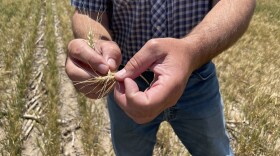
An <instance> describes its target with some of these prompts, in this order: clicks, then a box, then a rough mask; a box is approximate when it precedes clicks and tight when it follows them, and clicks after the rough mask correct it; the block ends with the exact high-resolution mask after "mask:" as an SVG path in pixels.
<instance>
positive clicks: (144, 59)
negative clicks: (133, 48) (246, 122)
mask: <svg viewBox="0 0 280 156" xmlns="http://www.w3.org/2000/svg"><path fill="white" fill-rule="evenodd" d="M157 44H158V43H157V42H155V41H154V40H151V41H149V42H148V43H146V44H145V45H144V46H143V48H141V49H140V51H138V52H137V53H136V54H135V55H134V56H133V57H132V58H131V59H130V60H129V61H128V62H127V64H126V66H125V67H124V69H122V70H121V71H119V72H117V74H116V75H115V78H116V79H117V80H118V81H124V79H125V78H127V77H129V78H132V79H134V78H136V77H138V76H139V75H141V73H143V72H144V71H145V70H147V69H148V68H149V67H150V66H152V64H153V63H154V62H155V61H156V60H158V59H159V58H160V57H161V56H160V55H161V54H160V53H158V52H157V51H158V49H157V47H158V46H157Z"/></svg>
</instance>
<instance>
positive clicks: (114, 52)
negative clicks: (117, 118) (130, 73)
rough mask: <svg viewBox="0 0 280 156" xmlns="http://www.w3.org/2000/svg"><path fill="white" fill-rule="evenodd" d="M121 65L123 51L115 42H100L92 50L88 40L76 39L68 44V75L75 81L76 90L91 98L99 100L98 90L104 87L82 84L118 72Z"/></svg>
mask: <svg viewBox="0 0 280 156" xmlns="http://www.w3.org/2000/svg"><path fill="white" fill-rule="evenodd" d="M120 63H121V51H120V48H119V47H118V45H117V44H116V43H115V42H113V41H105V40H98V41H97V42H96V43H95V48H94V49H92V48H91V47H90V46H89V45H88V42H87V40H84V39H74V40H72V41H71V42H70V43H69V44H68V57H67V60H66V69H65V70H66V73H67V74H68V76H69V78H70V79H71V80H72V81H73V83H74V85H75V87H76V89H77V90H78V91H80V92H82V93H84V94H85V95H86V96H87V97H89V98H94V99H96V98H98V97H99V94H98V93H97V92H98V90H99V89H100V88H101V87H103V86H102V85H99V86H97V84H92V83H81V82H83V81H85V80H88V79H90V78H93V77H95V76H98V75H105V74H107V73H108V71H109V70H110V71H115V70H117V68H118V66H119V65H120Z"/></svg>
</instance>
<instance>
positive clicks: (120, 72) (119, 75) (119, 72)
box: [116, 69, 126, 78]
mask: <svg viewBox="0 0 280 156" xmlns="http://www.w3.org/2000/svg"><path fill="white" fill-rule="evenodd" d="M125 73H126V70H125V69H122V70H120V71H118V72H117V73H116V76H117V77H120V78H123V77H124V75H125Z"/></svg>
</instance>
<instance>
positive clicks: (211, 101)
mask: <svg viewBox="0 0 280 156" xmlns="http://www.w3.org/2000/svg"><path fill="white" fill-rule="evenodd" d="M151 75H152V74H150V75H149V74H146V75H144V76H145V77H146V78H147V79H150V80H151V79H152V76H151ZM136 82H137V84H138V86H139V88H140V89H142V90H144V89H145V88H147V87H148V86H147V84H146V83H145V81H143V80H141V79H137V80H136ZM107 101H108V108H109V114H110V120H111V135H112V142H113V147H114V151H115V153H116V155H117V156H151V155H152V152H153V148H154V145H155V143H156V133H157V131H158V129H159V125H160V123H161V122H163V121H167V122H169V123H170V125H171V126H172V128H173V130H174V132H175V133H176V135H177V136H178V137H179V139H180V140H181V141H182V143H183V144H184V146H185V147H186V148H187V149H188V151H189V152H190V153H191V154H192V155H193V156H226V155H233V153H232V151H231V148H230V144H229V138H228V136H227V133H226V130H225V122H224V114H223V103H222V100H221V95H220V91H219V84H218V80H217V77H216V70H215V65H214V64H213V63H212V62H209V63H207V64H205V65H204V66H202V67H201V68H200V69H198V70H196V71H195V72H193V74H192V75H191V77H190V78H189V80H188V83H187V86H186V89H185V91H184V93H183V95H182V97H181V98H180V99H179V101H178V103H177V104H176V105H175V106H173V107H170V108H168V109H166V110H165V111H164V112H162V113H161V114H160V115H159V116H158V117H156V118H155V119H154V120H153V121H151V122H150V123H147V124H137V123H135V122H134V121H133V120H132V119H131V118H129V117H128V116H127V115H126V114H125V113H124V112H123V111H122V109H121V108H120V107H119V106H118V104H117V103H116V102H115V101H114V96H113V94H112V93H111V94H110V95H109V96H108V99H107Z"/></svg>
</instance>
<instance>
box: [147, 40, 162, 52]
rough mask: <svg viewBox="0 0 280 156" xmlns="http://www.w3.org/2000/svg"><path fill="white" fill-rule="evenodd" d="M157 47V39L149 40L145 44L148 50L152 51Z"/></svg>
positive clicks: (158, 43)
mask: <svg viewBox="0 0 280 156" xmlns="http://www.w3.org/2000/svg"><path fill="white" fill-rule="evenodd" d="M159 45H160V42H159V39H150V40H149V41H148V42H147V46H148V48H150V49H152V50H155V49H158V47H159Z"/></svg>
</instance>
